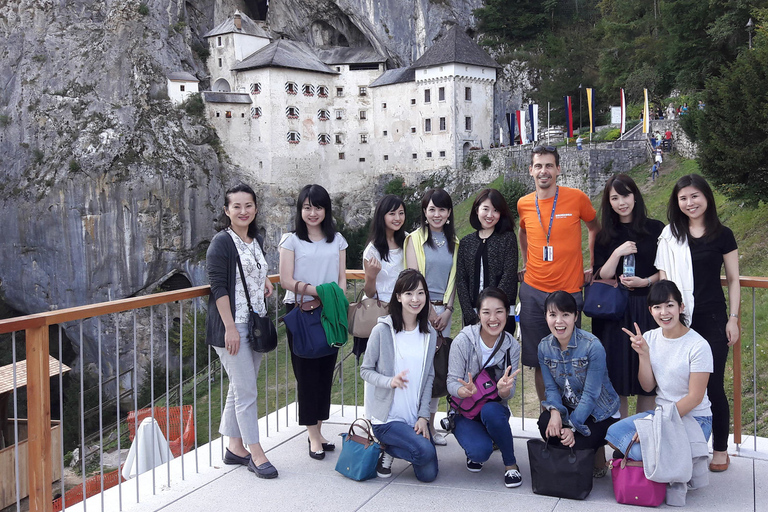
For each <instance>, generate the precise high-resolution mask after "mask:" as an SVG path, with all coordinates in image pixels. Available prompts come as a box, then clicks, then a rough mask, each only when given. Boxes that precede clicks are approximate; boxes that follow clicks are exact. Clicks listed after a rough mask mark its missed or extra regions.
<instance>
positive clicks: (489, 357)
mask: <svg viewBox="0 0 768 512" xmlns="http://www.w3.org/2000/svg"><path fill="white" fill-rule="evenodd" d="M503 341H504V337H503V336H502V337H501V338H499V339H498V340H497V341H496V346H495V347H493V352H491V355H489V356H488V359H486V361H485V364H484V365H483V366H482V367H481V368H480V371H482V370H483V369H485V367H486V366H488V363H490V362H491V361H493V358H494V356H496V352H498V351H499V349H500V348H501V344H502V343H503Z"/></svg>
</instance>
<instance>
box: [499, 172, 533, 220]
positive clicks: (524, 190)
mask: <svg viewBox="0 0 768 512" xmlns="http://www.w3.org/2000/svg"><path fill="white" fill-rule="evenodd" d="M499 192H501V195H503V196H504V199H506V200H507V204H508V205H509V211H510V212H512V217H517V201H518V199H520V198H521V197H523V196H524V195H526V194H528V187H527V186H526V185H525V183H521V182H519V181H517V180H504V183H502V184H501V186H500V187H499Z"/></svg>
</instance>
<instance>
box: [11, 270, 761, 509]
mask: <svg viewBox="0 0 768 512" xmlns="http://www.w3.org/2000/svg"><path fill="white" fill-rule="evenodd" d="M363 277H364V274H363V272H362V271H347V280H348V282H349V283H350V285H349V286H350V292H352V289H351V288H355V290H354V292H356V291H357V287H358V286H359V284H360V280H362V279H363ZM270 279H271V281H272V282H277V281H278V278H277V276H270ZM723 283H724V284H725V281H724V280H723ZM741 286H742V289H743V290H744V292H747V291H749V292H751V293H749V294H747V293H745V294H744V297H743V300H742V303H743V304H744V303H748V302H749V301H748V300H747V299H748V297H751V309H750V308H749V306H747V307H743V308H742V309H743V311H742V317H743V318H744V319H745V321H746V318H747V316H748V315H751V317H752V322H751V329H748V330H749V331H751V340H750V339H743V340H742V343H739V344H737V345H736V346H735V347H734V350H733V376H734V385H733V402H734V410H733V416H734V440H735V442H736V443H737V444H739V445H741V443H742V430H743V428H742V396H743V389H742V348H741V347H742V344H744V345H751V350H752V361H751V365H748V366H751V373H752V376H751V382H750V383H749V384H748V385H749V386H751V392H752V408H753V411H754V413H753V419H752V429H753V434H754V435H755V436H757V433H758V422H757V418H758V409H757V407H758V403H757V395H758V393H759V391H758V375H759V373H760V372H759V371H758V370H757V334H756V333H757V328H758V324H757V318H758V316H757V312H756V308H755V305H756V304H757V302H756V301H757V297H756V293H757V290H759V289H765V288H768V278H756V277H742V278H741ZM208 294H209V287H208V286H200V287H195V288H187V289H184V290H180V291H172V292H165V293H158V294H154V295H148V296H144V297H138V298H130V299H123V300H117V301H111V302H106V303H101V304H94V305H89V306H82V307H77V308H70V309H65V310H59V311H51V312H46V313H40V314H35V315H28V316H24V317H20V318H12V319H9V320H2V321H0V334H7V333H11V342H12V349H11V351H10V352H11V353H12V358H13V365H14V366H13V367H14V369H15V368H16V365H17V364H18V363H19V360H18V359H17V357H18V354H17V353H16V342H17V337H20V336H21V334H20V333H21V332H22V331H23V336H24V338H25V343H26V348H25V350H26V366H27V376H26V378H27V388H26V395H27V396H26V409H27V416H28V418H27V420H28V439H27V447H28V461H29V462H28V466H27V467H28V471H27V475H26V477H27V481H28V483H29V486H28V488H29V497H30V498H29V510H31V511H47V512H50V511H52V510H53V487H52V483H53V480H54V479H53V473H54V465H56V466H57V469H58V471H60V472H62V473H63V472H64V460H63V459H64V452H65V448H64V433H63V430H61V429H60V430H59V433H58V436H59V437H60V438H59V439H58V440H57V441H58V442H57V443H53V441H54V439H52V433H51V432H52V431H51V385H50V379H49V375H50V372H51V368H50V367H49V366H50V364H51V363H49V352H51V351H53V349H50V350H49V341H50V340H49V328H50V326H58V356H59V357H58V359H59V361H61V359H62V354H63V347H62V345H63V339H64V335H63V329H64V328H63V327H62V325H63V324H67V323H68V324H67V329H68V331H69V332H70V333H71V332H76V333H77V334H78V335H79V337H80V343H81V350H80V354H79V356H78V358H79V360H78V363H79V365H80V366H79V368H80V371H79V376H78V378H77V382H72V383H70V391H68V393H70V392H75V391H77V392H78V393H79V397H80V401H79V402H80V403H79V418H80V420H79V425H77V427H78V428H79V432H78V440H79V441H78V444H79V447H80V450H81V453H82V454H83V456H82V457H81V461H80V463H79V466H80V471H81V474H82V484H81V485H79V487H81V488H82V497H83V499H86V498H87V496H88V495H89V494H88V493H89V490H88V489H87V488H86V487H87V485H86V475H87V473H88V468H87V465H88V463H87V460H86V459H87V457H86V456H85V454H84V453H83V448H84V447H85V446H84V445H85V444H86V442H85V441H86V439H88V438H93V439H96V438H98V439H99V446H98V450H97V453H98V463H99V468H100V469H99V472H98V476H99V478H97V480H99V482H97V491H102V501H101V510H108V509H109V508H105V504H104V498H103V496H104V495H103V490H104V489H105V485H106V484H105V475H104V464H103V462H104V457H105V452H107V451H108V450H109V449H111V448H112V447H114V448H116V449H117V452H118V453H119V451H120V449H121V448H123V447H126V443H127V441H124V440H123V436H124V435H125V434H126V430H128V429H127V428H125V425H126V424H125V422H124V421H123V420H122V418H123V417H124V416H125V413H126V412H127V411H125V407H122V406H121V400H119V399H117V400H115V399H113V398H111V397H110V398H105V397H104V396H103V395H104V394H110V393H111V391H110V390H109V389H105V387H104V385H103V384H104V383H106V382H110V385H111V383H112V382H114V385H115V390H114V395H115V396H120V395H125V393H123V392H121V389H120V385H119V379H115V378H112V379H111V380H110V379H109V378H105V379H103V380H102V378H101V377H99V395H100V396H99V401H98V403H99V405H98V409H99V410H98V419H99V425H98V427H93V428H92V429H91V431H89V432H86V425H85V421H84V419H83V416H84V414H83V413H84V412H85V405H84V403H83V399H82V397H83V393H84V390H85V380H84V376H83V374H84V371H83V368H84V361H83V353H84V350H83V347H82V342H83V339H84V337H83V332H84V326H85V324H84V322H86V321H91V322H95V332H96V336H97V341H98V347H97V349H98V356H97V358H98V362H97V364H98V374H99V376H101V375H102V374H103V373H104V368H105V366H107V365H113V367H112V369H113V371H112V372H111V373H110V374H113V375H121V374H124V373H126V372H131V371H132V372H133V373H132V375H133V378H132V380H133V379H135V378H136V377H135V375H136V372H137V371H138V370H139V368H140V366H141V365H140V361H139V354H138V352H139V351H138V350H137V346H138V341H139V338H141V337H145V338H148V339H149V342H150V345H149V346H150V350H149V354H148V362H149V368H148V369H147V373H148V376H147V378H146V379H145V380H147V381H148V383H149V388H150V390H149V393H150V407H152V409H151V411H152V413H151V416H152V418H153V419H155V409H154V407H158V406H163V405H164V406H165V409H164V412H163V413H162V416H161V417H159V418H158V419H159V420H160V422H161V423H162V421H163V420H164V421H165V424H166V425H168V426H169V425H170V423H172V419H175V416H174V417H173V418H172V417H171V414H178V418H179V422H180V423H181V428H182V430H183V427H184V424H183V417H182V408H183V407H185V406H187V405H189V404H190V403H191V406H192V411H193V412H192V414H193V418H194V427H195V438H194V442H193V443H191V444H190V442H189V440H188V439H187V440H185V438H184V435H181V436H180V437H181V439H180V442H181V446H180V451H181V453H182V454H183V453H185V452H187V451H192V450H194V454H191V455H193V456H194V471H195V472H198V471H199V470H200V465H199V461H198V454H199V453H200V455H201V456H202V452H203V450H199V446H201V445H202V444H203V443H199V442H198V438H197V433H198V431H199V429H203V433H205V432H204V430H205V427H206V425H201V424H199V421H201V420H200V418H201V417H204V416H205V414H204V413H206V412H207V440H208V447H207V452H208V461H209V464H212V461H213V460H214V459H213V453H212V451H213V448H212V444H211V443H210V441H211V440H213V439H215V438H218V437H219V435H218V432H217V428H216V425H215V424H214V420H213V419H212V418H213V417H214V415H215V414H220V413H221V410H222V408H223V405H224V396H225V395H224V381H225V379H226V376H225V375H224V372H222V371H220V367H219V366H217V365H215V364H212V363H216V362H217V360H218V358H217V357H216V355H215V354H212V352H213V351H212V350H211V349H210V348H208V347H207V346H206V345H201V347H202V346H205V347H206V349H205V350H207V352H208V353H207V357H204V359H205V361H204V363H202V364H201V365H198V352H197V351H198V343H199V342H202V343H204V338H205V334H204V332H202V330H201V329H200V328H198V322H197V319H198V317H199V315H202V314H203V310H202V308H203V307H204V305H203V304H202V302H203V301H201V298H203V297H206V296H207V295H208ZM280 295H281V294H280V293H276V294H275V295H274V298H273V299H271V300H270V301H269V302H270V304H269V306H270V314H274V317H275V320H277V318H278V316H279V309H280V308H279V304H278V297H279V296H280ZM761 302H762V301H761ZM185 312H186V313H187V314H189V315H191V318H192V325H191V326H190V325H189V324H188V322H185ZM120 315H122V316H120ZM118 316H119V318H118ZM140 317H141V321H140ZM172 317H174V318H179V319H180V321H179V325H178V329H176V328H174V327H172V323H173V321H172V320H171V318H172ZM142 322H143V323H142ZM105 324H109V325H110V326H113V327H114V329H113V330H111V328H104V325H105ZM190 330H191V333H190V332H189V331H190ZM111 331H112V332H111ZM156 331H157V334H156ZM54 332H55V331H54ZM280 333H281V334H280V344H279V346H278V348H277V350H275V351H274V352H271V353H269V354H266V355H265V357H264V359H263V361H262V370H261V372H260V387H259V391H260V393H259V395H260V397H263V402H262V401H261V400H262V398H260V402H259V413H260V416H265V415H266V416H267V418H266V432H265V433H264V434H263V435H266V436H269V435H270V429H274V431H275V432H279V431H280V429H281V426H282V425H285V426H286V427H287V426H289V423H290V418H289V417H288V412H287V411H288V407H287V406H288V405H289V404H291V403H294V402H296V395H295V393H296V391H295V382H294V379H293V375H292V369H291V365H290V362H289V361H290V353H289V349H288V346H287V343H286V342H285V335H284V334H283V330H282V328H280ZM17 335H18V336H17ZM175 336H178V355H174V357H173V363H172V358H171V348H172V343H173V345H174V350H175V344H176V340H172V338H173V337H175ZM747 337H748V336H745V338H747ZM131 338H132V342H133V348H132V349H131V348H130V342H131ZM190 338H191V350H192V353H191V354H189V346H186V347H185V342H188V341H189V339H190ZM121 340H126V341H127V342H128V343H127V346H128V347H129V348H128V349H126V350H128V351H131V350H132V354H126V353H125V351H123V352H122V355H123V360H124V361H125V360H131V359H132V360H133V368H131V370H125V369H122V370H121V368H120V364H121V357H120V356H121V350H120V348H119V347H120V346H121ZM352 345H353V344H352V341H351V340H350V342H349V343H347V345H346V346H345V347H344V348H343V349H342V350H341V351H340V357H339V360H338V362H337V374H336V377H337V380H336V384H335V386H334V397H338V400H339V401H338V402H336V403H341V404H342V407H344V406H345V405H346V406H354V407H358V406H360V405H362V404H361V403H360V402H361V401H362V393H359V392H358V384H359V368H358V365H357V362H356V360H355V358H354V357H353V356H352ZM109 347H116V349H115V351H114V356H115V358H114V360H112V361H106V359H105V356H104V352H109V350H108V348H109ZM0 350H2V351H4V350H5V347H0ZM185 353H186V356H185ZM203 356H205V354H203ZM189 357H191V358H192V363H191V369H190V368H188V367H187V368H185V358H186V359H188V358H189ZM176 358H178V371H179V374H178V382H174V383H173V384H172V383H171V381H170V373H171V370H172V365H173V367H174V368H173V369H174V370H175V369H176V368H175V366H176V364H175V363H176V361H175V359H176ZM156 359H159V360H160V361H159V362H160V364H159V366H158V370H164V371H165V383H164V387H165V392H164V393H162V392H161V393H156V392H155V391H156V390H155V380H156V375H155V369H156V368H155V367H156V365H155V360H156ZM187 364H188V363H187ZM61 369H62V363H61V362H59V371H58V379H57V380H58V384H59V385H58V392H59V397H58V399H59V418H60V419H62V418H63V417H64V415H65V412H64V386H63V376H62V373H61ZM217 373H218V375H217ZM185 374H186V375H187V377H186V378H185V377H184V376H185ZM159 381H160V382H159V385H160V386H161V387H162V384H163V383H162V379H159ZM262 382H263V384H261V383H262ZM345 383H346V386H345ZM350 384H351V385H350ZM131 385H132V386H133V388H134V391H133V404H132V407H133V410H136V411H138V410H139V409H140V408H142V407H144V406H145V405H146V404H143V403H139V398H138V393H137V390H136V385H135V382H132V383H131ZM262 385H263V393H262V392H261V391H262V387H261V386H262ZM216 387H218V388H219V389H218V392H216V390H215V388H216ZM13 391H14V393H13V401H14V403H13V411H14V420H13V423H14V450H15V455H16V457H15V461H16V462H15V464H16V467H15V470H16V471H15V474H16V479H15V482H14V485H15V488H16V509H17V510H21V498H20V496H19V490H20V488H21V487H22V485H21V484H22V478H23V476H22V475H19V467H18V461H19V442H17V441H18V440H19V423H20V422H19V420H18V417H19V403H18V393H17V383H16V372H15V371H14V385H13ZM105 391H106V392H108V393H105ZM531 391H532V387H531ZM531 391H529V393H530V392H531ZM520 392H521V394H522V395H523V396H522V399H521V406H522V404H524V403H525V396H524V394H525V388H524V387H522V386H521V387H520ZM198 395H200V396H201V397H202V399H204V400H205V402H207V403H206V404H205V405H203V406H201V407H198ZM216 399H218V404H215V403H214V402H215V401H216ZM106 403H109V404H112V405H110V408H111V407H114V411H111V410H110V411H105V408H104V404H106ZM262 405H263V406H262ZM121 407H122V408H121ZM176 407H178V410H177V409H175V408H176ZM206 407H207V411H206ZM216 408H218V411H215V409H216ZM172 409H173V410H174V412H173V413H171V410H172ZM281 411H285V413H283V415H282V416H281V415H280V414H281ZM112 412H114V414H115V417H116V422H115V431H114V433H115V438H114V439H113V438H112V436H111V435H110V436H109V439H107V440H105V439H104V436H105V434H107V433H108V432H110V430H111V429H110V427H105V426H104V421H103V420H104V417H105V415H106V414H107V413H108V414H111V413H112ZM270 415H271V416H272V417H273V418H274V420H275V421H274V423H273V424H272V425H270V423H269V421H270ZM355 415H356V416H357V415H358V411H357V410H356V411H355ZM204 419H205V418H204ZM133 421H134V424H133V428H134V431H135V430H136V428H137V426H138V417H137V416H134V420H133ZM168 428H170V426H169V427H168ZM94 436H95V437H94ZM54 444H56V445H57V446H60V447H61V448H59V450H60V453H58V456H57V454H52V446H53V445H54ZM756 448H757V445H756V441H755V449H756ZM220 449H221V451H222V452H223V450H224V446H223V444H222V445H221V447H220ZM222 455H223V453H222ZM54 461H55V462H54ZM117 465H118V466H119V465H120V462H119V458H118V462H117ZM184 471H185V466H184V458H182V460H181V478H182V479H184V478H185V476H184ZM156 472H157V473H158V475H161V474H162V473H165V478H163V480H166V481H167V485H169V486H170V484H171V469H170V464H166V467H165V468H162V466H158V467H157V468H155V469H153V470H152V484H151V492H152V494H154V493H155V491H156V488H155V486H156ZM0 478H7V475H0ZM158 478H160V477H158ZM121 485H122V484H121V478H120V477H119V475H118V476H117V486H118V496H119V498H118V499H119V507H118V508H119V509H120V510H122V508H123V506H122V500H123V499H124V496H123V492H122V487H121ZM58 487H59V488H60V491H61V494H62V500H63V502H62V503H61V508H62V509H66V507H68V506H70V504H69V503H67V502H66V498H65V496H66V489H65V488H64V483H63V479H62V482H61V483H60V484H59V486H58ZM144 490H145V491H146V492H148V490H147V489H146V488H145V489H144ZM135 499H136V502H138V501H139V500H140V499H142V494H141V493H140V492H139V485H138V483H137V485H136V496H135Z"/></svg>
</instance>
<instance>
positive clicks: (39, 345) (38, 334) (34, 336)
mask: <svg viewBox="0 0 768 512" xmlns="http://www.w3.org/2000/svg"><path fill="white" fill-rule="evenodd" d="M26 345H27V418H28V420H27V421H28V426H29V427H28V428H29V432H28V438H27V449H28V450H29V451H28V452H27V458H28V464H29V466H28V473H27V474H28V477H29V510H30V511H32V512H51V511H52V510H53V491H52V488H51V484H52V479H53V466H52V464H53V462H52V459H51V383H50V376H49V373H48V372H49V370H48V326H47V325H42V326H39V327H34V328H29V329H27V330H26Z"/></svg>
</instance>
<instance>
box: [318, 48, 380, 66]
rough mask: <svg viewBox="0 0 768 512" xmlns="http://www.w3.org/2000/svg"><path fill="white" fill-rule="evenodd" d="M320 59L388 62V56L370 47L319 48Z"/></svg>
mask: <svg viewBox="0 0 768 512" xmlns="http://www.w3.org/2000/svg"><path fill="white" fill-rule="evenodd" d="M317 54H318V56H319V57H320V60H321V61H323V62H325V63H326V64H369V63H379V62H386V60H387V59H386V57H384V56H382V55H381V54H380V53H379V52H377V51H376V50H374V49H373V48H370V47H364V48H361V47H349V46H338V47H335V48H327V49H322V50H317Z"/></svg>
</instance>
